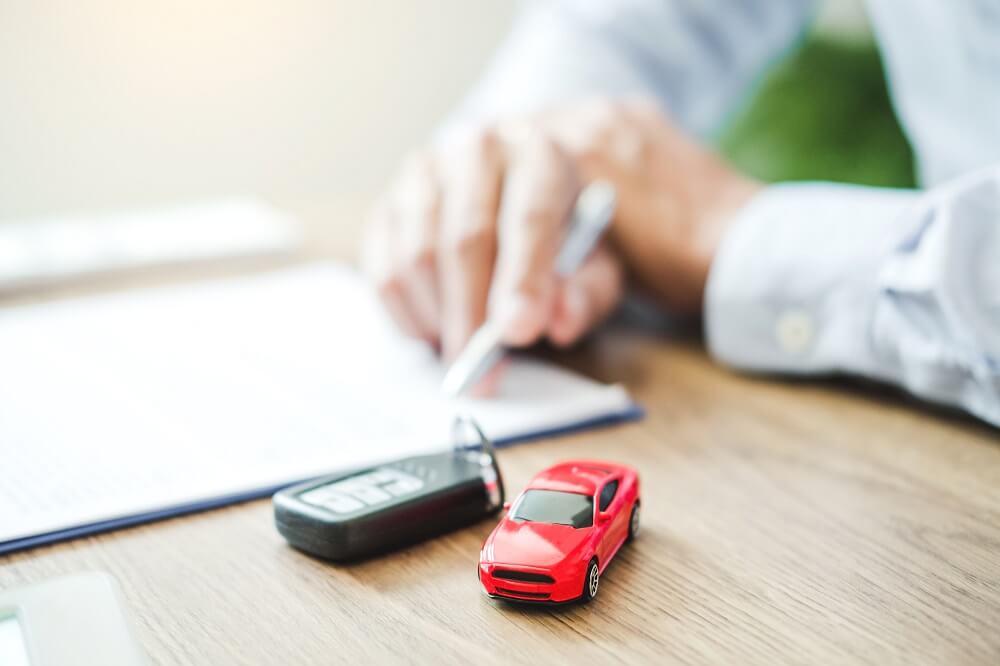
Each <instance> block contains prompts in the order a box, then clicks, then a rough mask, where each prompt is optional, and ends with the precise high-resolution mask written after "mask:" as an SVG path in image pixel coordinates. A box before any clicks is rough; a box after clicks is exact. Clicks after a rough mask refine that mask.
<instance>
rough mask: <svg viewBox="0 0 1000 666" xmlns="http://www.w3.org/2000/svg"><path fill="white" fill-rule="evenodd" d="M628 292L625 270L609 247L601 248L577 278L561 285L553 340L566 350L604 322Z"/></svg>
mask: <svg viewBox="0 0 1000 666" xmlns="http://www.w3.org/2000/svg"><path fill="white" fill-rule="evenodd" d="M624 292H625V270H624V268H623V266H622V264H621V262H620V261H619V260H618V258H617V257H615V255H614V254H613V253H612V252H611V250H610V249H609V248H608V247H607V246H606V245H601V246H600V247H599V248H598V249H597V250H596V251H595V252H594V254H593V255H592V256H591V257H590V258H589V259H588V260H587V261H586V262H584V264H583V266H582V267H581V268H580V270H579V271H577V272H576V273H575V274H573V275H572V276H570V277H569V278H568V279H567V280H565V282H564V283H563V284H562V285H561V288H560V289H559V294H558V296H557V298H556V302H555V307H554V309H553V312H552V320H551V323H550V324H549V338H550V339H551V340H552V342H553V343H555V344H556V345H559V346H561V347H566V346H569V345H571V344H573V343H574V342H576V341H577V340H579V339H580V337H582V336H583V334H584V333H586V332H587V331H588V330H590V329H592V328H593V327H595V326H597V325H598V324H599V323H601V322H602V321H604V320H605V319H606V318H607V317H608V316H609V315H610V314H611V313H612V312H613V311H614V309H615V307H617V305H618V303H619V302H620V301H621V299H622V296H623V294H624Z"/></svg>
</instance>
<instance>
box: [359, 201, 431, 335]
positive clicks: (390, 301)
mask: <svg viewBox="0 0 1000 666" xmlns="http://www.w3.org/2000/svg"><path fill="white" fill-rule="evenodd" d="M394 228H395V225H394V219H393V215H392V210H391V209H390V208H389V207H388V206H386V205H385V204H382V205H379V206H378V207H376V209H375V211H374V212H373V213H372V215H371V219H370V220H369V223H368V226H367V227H366V230H365V239H364V243H363V245H362V258H361V261H362V265H363V267H364V271H365V273H367V274H368V276H369V278H370V279H371V280H372V282H373V283H374V284H375V287H376V289H377V290H378V294H379V297H380V298H381V299H382V303H383V304H384V305H385V307H386V310H388V311H389V314H390V315H391V316H392V318H393V319H394V320H395V322H396V324H397V325H398V326H399V327H400V328H401V329H402V330H403V331H404V332H405V333H406V334H407V335H411V336H414V337H419V336H420V327H419V326H418V325H417V320H416V319H415V318H414V316H413V314H412V313H411V312H410V309H409V305H408V304H407V299H406V289H405V287H404V285H403V280H402V276H401V275H400V274H399V273H398V272H397V271H396V270H395V266H396V261H395V253H396V249H397V247H396V243H395V242H394V238H395V233H394Z"/></svg>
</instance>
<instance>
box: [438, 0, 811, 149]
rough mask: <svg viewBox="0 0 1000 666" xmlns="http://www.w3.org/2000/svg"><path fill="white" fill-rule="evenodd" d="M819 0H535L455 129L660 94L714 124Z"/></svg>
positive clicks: (667, 104)
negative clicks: (581, 102) (576, 104)
mask: <svg viewBox="0 0 1000 666" xmlns="http://www.w3.org/2000/svg"><path fill="white" fill-rule="evenodd" d="M815 4H816V3H815V0H617V1H615V2H611V1H609V0H534V1H530V2H527V3H525V5H524V8H523V10H522V11H521V13H520V15H519V17H518V18H517V19H516V20H515V23H514V26H513V28H512V30H511V32H510V33H509V35H508V37H507V38H506V40H505V41H504V43H503V44H502V45H501V47H500V48H499V50H498V51H497V53H496V54H495V55H494V57H493V60H492V62H491V63H490V65H489V66H488V67H487V71H486V73H485V75H484V76H483V78H482V79H481V81H480V82H479V84H478V85H477V86H476V87H475V88H474V89H473V90H472V92H471V93H470V95H469V96H468V97H467V99H466V100H465V102H464V104H462V105H461V106H460V107H459V110H458V112H457V113H456V114H455V115H454V116H453V117H452V118H451V119H450V121H449V123H446V126H451V125H454V124H464V123H477V122H483V121H489V120H493V119H496V118H497V117H501V116H504V115H511V114H521V113H528V112H532V111H537V110H539V109H541V108H544V107H546V106H551V105H553V104H557V103H563V102H567V101H571V100H574V99H580V98H586V97H593V96H598V95H600V96H605V97H627V96H634V95H643V96H647V97H652V98H654V99H656V100H658V102H659V103H660V104H661V105H662V106H663V108H664V109H665V110H666V111H668V112H669V113H670V114H671V116H672V117H673V118H674V119H675V120H676V121H677V122H678V124H680V125H681V126H682V127H684V128H686V129H687V130H688V131H690V132H693V133H695V134H700V135H706V134H708V133H710V132H711V131H713V130H715V129H716V128H717V127H718V125H719V124H720V123H721V121H722V120H723V118H724V116H725V114H726V113H727V111H728V110H729V109H731V108H732V105H733V103H734V101H735V100H736V99H737V98H738V97H739V96H740V95H742V94H743V93H744V92H745V89H746V88H747V87H748V85H749V84H750V83H751V82H753V81H754V79H755V78H756V77H757V75H758V74H759V73H760V72H761V71H762V70H763V69H765V68H766V67H767V65H768V64H770V62H771V61H772V60H774V59H775V58H776V57H777V56H778V55H780V54H781V53H782V52H783V51H784V50H785V49H787V48H788V47H790V46H791V45H792V44H793V43H794V41H795V39H796V37H797V36H798V35H799V34H800V33H801V32H802V30H803V28H804V26H805V25H806V24H807V23H808V22H809V21H810V19H811V18H812V16H813V14H814V8H815Z"/></svg>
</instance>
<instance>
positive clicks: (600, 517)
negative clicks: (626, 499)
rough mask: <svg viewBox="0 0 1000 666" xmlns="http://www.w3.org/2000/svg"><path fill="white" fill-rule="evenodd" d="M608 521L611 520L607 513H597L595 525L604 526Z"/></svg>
mask: <svg viewBox="0 0 1000 666" xmlns="http://www.w3.org/2000/svg"><path fill="white" fill-rule="evenodd" d="M610 520H611V514H610V513H609V512H607V511H598V512H597V523H598V524H599V525H604V524H605V523H607V522H608V521H610Z"/></svg>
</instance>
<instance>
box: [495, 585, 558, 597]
mask: <svg viewBox="0 0 1000 666" xmlns="http://www.w3.org/2000/svg"><path fill="white" fill-rule="evenodd" d="M497 594H502V595H504V596H505V597H524V598H525V599H548V598H549V593H548V592H521V591H520V590H508V589H507V588H505V587H498V588H497Z"/></svg>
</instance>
